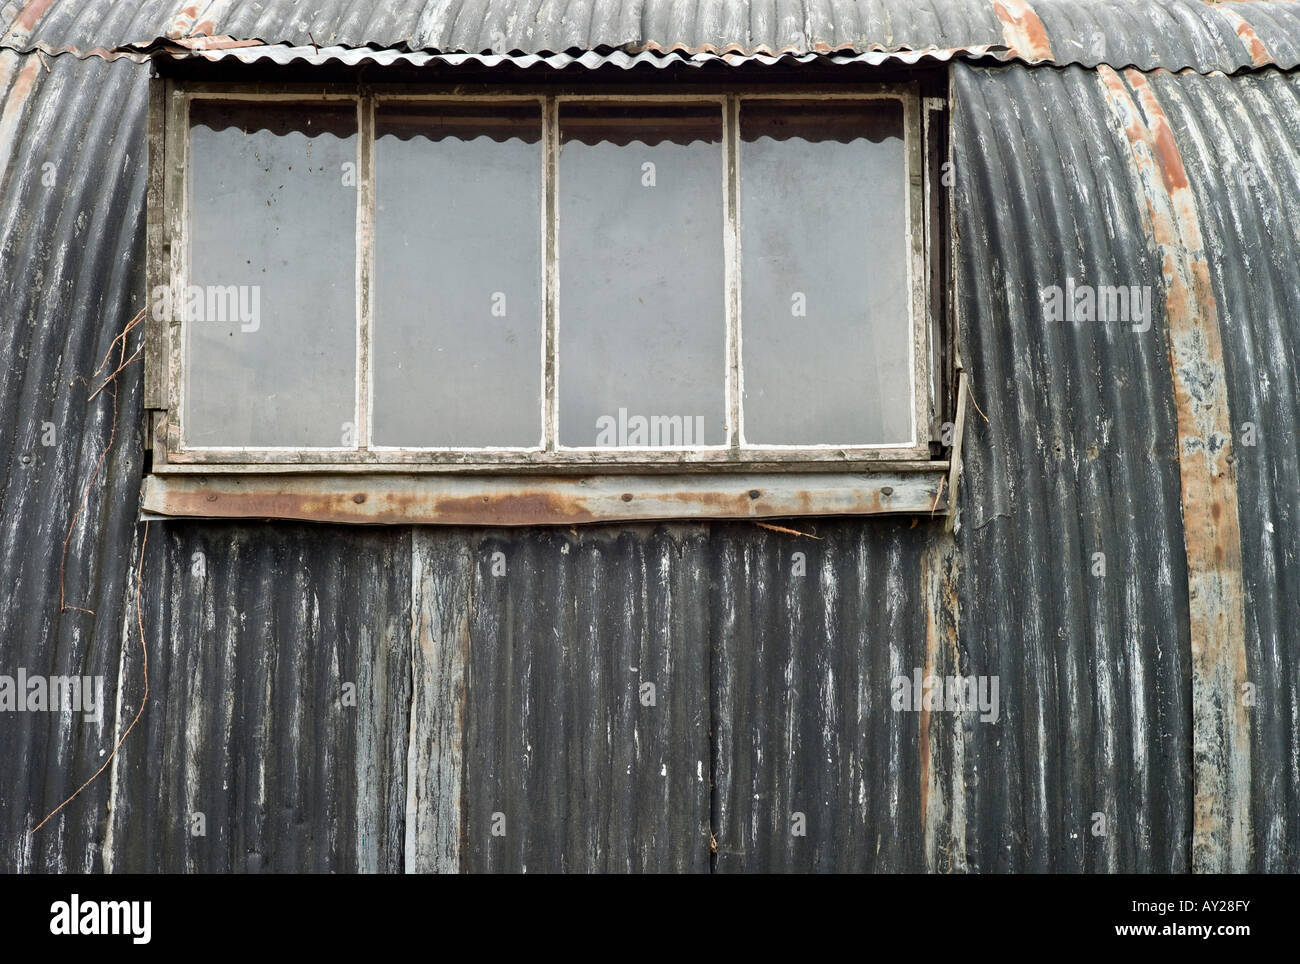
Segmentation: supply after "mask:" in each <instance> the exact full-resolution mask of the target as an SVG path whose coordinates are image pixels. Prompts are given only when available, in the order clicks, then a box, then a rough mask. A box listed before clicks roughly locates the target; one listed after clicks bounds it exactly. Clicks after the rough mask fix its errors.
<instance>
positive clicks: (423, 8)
mask: <svg viewBox="0 0 1300 964" xmlns="http://www.w3.org/2000/svg"><path fill="white" fill-rule="evenodd" d="M1298 21H1300V11H1297V10H1296V6H1295V4H1294V3H1292V2H1290V0H1245V2H1232V3H1210V2H1207V0H1148V2H1144V3H1132V2H1131V0H1089V2H1087V3H1079V2H1077V0H856V2H853V3H849V4H833V3H830V2H829V0H778V2H777V3H776V4H775V5H773V4H770V3H760V2H757V0H734V2H727V3H724V4H717V3H705V2H696V3H693V4H687V5H685V6H683V5H682V4H680V3H669V2H666V0H650V2H645V3H642V2H636V3H633V2H623V0H601V2H596V3H593V4H590V5H582V6H578V7H574V6H573V5H571V4H569V3H562V2H544V3H541V4H540V5H539V4H538V3H535V2H527V3H525V2H523V0H497V2H493V3H452V2H433V0H420V2H416V0H384V2H379V3H371V2H361V0H323V2H319V3H313V4H311V6H310V9H308V6H307V5H306V4H304V3H262V2H254V0H200V2H193V3H185V2H183V0H142V2H140V3H136V4H123V3H115V2H113V0H89V2H76V3H73V2H68V0H27V2H20V0H10V2H9V3H8V4H7V5H6V6H5V7H4V8H3V9H0V24H2V25H3V32H2V34H0V45H3V46H9V47H12V48H14V49H18V50H42V51H44V52H46V53H57V52H71V53H74V54H76V55H79V56H100V57H104V56H110V57H111V56H118V55H119V54H117V53H114V51H116V50H117V49H118V48H122V47H125V46H127V45H130V44H139V43H147V42H150V41H153V40H155V39H156V38H172V39H179V38H183V37H195V36H208V37H211V36H227V37H234V38H238V39H240V40H259V41H261V42H263V43H266V44H272V45H286V46H291V47H304V46H316V47H342V48H357V47H365V46H372V47H377V48H385V49H393V50H401V51H404V52H410V51H417V50H423V51H428V52H438V53H444V54H446V53H474V54H482V53H488V52H490V53H493V54H497V55H501V54H512V53H513V54H525V55H546V54H575V53H581V52H584V51H599V52H601V53H605V52H608V51H609V50H611V49H617V50H623V51H624V52H625V53H630V54H633V55H635V54H637V53H643V52H645V51H647V50H648V51H651V52H660V53H666V52H671V51H681V52H685V53H687V54H692V53H723V52H731V53H740V54H760V53H761V54H765V55H768V56H775V55H781V54H796V55H799V54H807V53H829V52H836V51H839V52H857V53H862V52H866V51H869V50H887V51H896V50H905V49H906V50H922V49H937V50H957V49H963V48H970V47H989V46H992V45H1004V46H1006V47H1008V48H1009V50H1008V51H1007V52H1006V53H1005V54H1004V56H1006V57H1012V58H1018V59H1020V60H1024V61H1026V62H1035V63H1037V62H1044V63H1055V64H1058V65H1066V64H1082V65H1085V66H1089V67H1093V66H1096V65H1097V64H1101V63H1105V64H1108V65H1110V66H1112V67H1115V68H1117V69H1118V68H1123V67H1129V66H1134V67H1137V68H1139V69H1141V70H1153V69H1156V68H1159V67H1164V68H1166V69H1169V70H1182V69H1192V70H1196V71H1199V72H1202V73H1207V72H1211V71H1224V72H1227V73H1233V72H1236V71H1238V70H1243V69H1249V68H1253V67H1259V66H1264V65H1269V64H1272V65H1276V66H1280V67H1283V68H1287V69H1290V68H1293V67H1296V66H1300V44H1298V42H1297V39H1296V38H1297V36H1300V22H1298Z"/></svg>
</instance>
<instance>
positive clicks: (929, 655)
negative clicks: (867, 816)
mask: <svg viewBox="0 0 1300 964" xmlns="http://www.w3.org/2000/svg"><path fill="white" fill-rule="evenodd" d="M959 574H960V555H959V554H958V552H957V547H956V544H955V543H954V542H953V539H952V536H951V535H950V534H949V533H947V532H944V533H942V534H940V535H938V536H937V537H936V539H935V541H934V542H933V543H932V544H931V545H929V546H927V547H926V550H925V556H924V563H923V566H922V570H921V578H922V586H921V595H922V598H923V599H924V600H925V614H926V620H925V672H924V675H925V677H926V678H929V677H931V676H960V675H961V652H960V643H959V637H958V596H957V583H958V577H959ZM918 745H919V747H920V754H921V831H922V832H921V835H922V839H923V841H924V844H925V866H926V869H927V870H929V871H930V872H932V873H954V872H956V873H960V872H964V871H966V870H967V869H968V868H967V864H966V780H965V760H966V728H965V726H964V724H963V722H962V717H961V715H960V714H957V713H938V714H935V713H932V712H931V711H930V710H928V709H924V708H922V710H921V713H920V734H919V736H918Z"/></svg>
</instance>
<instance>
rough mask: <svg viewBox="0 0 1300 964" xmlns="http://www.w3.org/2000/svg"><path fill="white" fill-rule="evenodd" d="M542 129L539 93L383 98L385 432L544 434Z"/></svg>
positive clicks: (400, 441)
mask: <svg viewBox="0 0 1300 964" xmlns="http://www.w3.org/2000/svg"><path fill="white" fill-rule="evenodd" d="M541 133H542V118H541V108H540V106H539V105H537V104H535V103H534V104H527V105H514V104H495V105H493V106H492V107H490V108H485V107H483V106H476V105H467V104H464V103H462V104H439V103H425V104H420V105H391V106H385V107H383V108H382V109H381V110H379V111H378V113H377V115H376V137H377V140H376V145H375V188H376V240H375V318H374V323H373V327H374V354H373V364H374V378H373V382H374V422H373V424H374V435H373V440H374V442H375V444H377V445H400V446H407V447H419V446H447V447H536V446H538V445H539V444H540V442H541V437H542V242H541V236H542V235H541V232H542V228H541V210H542V151H541Z"/></svg>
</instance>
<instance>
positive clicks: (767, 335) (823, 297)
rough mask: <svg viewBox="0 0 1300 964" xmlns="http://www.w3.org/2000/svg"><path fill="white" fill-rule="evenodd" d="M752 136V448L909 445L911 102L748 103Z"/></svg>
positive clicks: (745, 257)
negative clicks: (906, 137) (907, 138)
mask: <svg viewBox="0 0 1300 964" xmlns="http://www.w3.org/2000/svg"><path fill="white" fill-rule="evenodd" d="M740 136H741V145H740V219H741V229H740V234H741V252H742V263H741V313H740V317H741V366H742V369H743V381H744V392H743V399H742V404H743V406H744V415H743V418H744V427H745V432H744V434H745V442H746V444H749V445H764V444H767V445H808V444H817V443H821V444H833V445H878V444H898V445H908V444H911V440H912V431H913V429H912V405H913V402H912V390H911V350H910V338H911V319H910V312H909V303H910V296H909V292H908V280H907V257H908V245H907V215H906V200H907V190H906V188H907V185H906V173H905V167H904V159H905V155H904V153H903V109H902V105H901V104H900V103H899V102H898V101H895V100H877V101H859V102H851V101H831V102H822V103H819V104H817V103H807V102H800V103H796V102H780V101H742V102H741V108H740Z"/></svg>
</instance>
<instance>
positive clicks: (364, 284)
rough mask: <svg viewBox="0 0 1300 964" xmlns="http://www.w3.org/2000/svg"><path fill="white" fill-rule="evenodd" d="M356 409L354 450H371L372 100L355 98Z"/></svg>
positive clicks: (373, 225)
mask: <svg viewBox="0 0 1300 964" xmlns="http://www.w3.org/2000/svg"><path fill="white" fill-rule="evenodd" d="M357 125H358V126H357V135H358V136H357V155H358V164H357V405H356V419H357V422H356V426H355V429H356V447H357V448H358V449H359V450H360V451H361V452H362V453H364V452H365V451H366V450H367V449H369V447H370V435H371V425H370V410H371V399H372V398H373V397H374V385H373V384H372V378H371V373H370V351H371V345H372V343H373V338H374V333H373V331H372V330H371V318H372V317H373V311H374V291H373V287H374V277H375V98H374V96H373V95H372V94H369V93H364V92H363V93H361V94H360V95H359V96H358V97H357Z"/></svg>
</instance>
